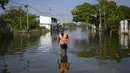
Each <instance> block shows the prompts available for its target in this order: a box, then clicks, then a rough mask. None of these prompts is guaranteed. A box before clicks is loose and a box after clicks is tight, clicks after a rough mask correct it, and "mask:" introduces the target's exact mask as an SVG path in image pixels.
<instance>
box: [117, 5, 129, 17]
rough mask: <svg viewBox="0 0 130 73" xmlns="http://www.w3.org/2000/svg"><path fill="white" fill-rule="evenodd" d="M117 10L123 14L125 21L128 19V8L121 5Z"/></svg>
mask: <svg viewBox="0 0 130 73" xmlns="http://www.w3.org/2000/svg"><path fill="white" fill-rule="evenodd" d="M119 9H120V10H121V11H123V12H124V16H125V19H129V18H130V7H128V6H124V5H121V6H119Z"/></svg>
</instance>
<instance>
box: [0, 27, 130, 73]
mask: <svg viewBox="0 0 130 73" xmlns="http://www.w3.org/2000/svg"><path fill="white" fill-rule="evenodd" d="M65 32H66V33H67V34H68V35H69V39H70V43H69V44H68V51H67V55H66V56H61V55H60V54H59V45H58V43H57V36H58V33H57V32H52V33H46V34H38V33H37V34H30V37H29V36H28V35H15V36H14V38H13V39H4V40H2V41H1V42H0V73H61V72H60V69H59V64H60V63H61V62H64V63H68V64H70V65H69V68H67V70H66V72H64V73H130V69H129V68H130V48H129V47H130V43H129V37H128V36H127V35H121V36H119V35H118V34H117V33H114V34H113V35H109V34H107V35H106V34H104V33H101V32H100V33H99V32H95V31H92V30H91V31H90V30H86V29H81V28H75V29H69V30H66V31H65Z"/></svg>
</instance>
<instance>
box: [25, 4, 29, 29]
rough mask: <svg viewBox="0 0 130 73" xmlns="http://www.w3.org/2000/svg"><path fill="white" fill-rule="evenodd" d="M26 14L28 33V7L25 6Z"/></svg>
mask: <svg viewBox="0 0 130 73" xmlns="http://www.w3.org/2000/svg"><path fill="white" fill-rule="evenodd" d="M25 8H26V12H27V31H29V24H28V5H25Z"/></svg>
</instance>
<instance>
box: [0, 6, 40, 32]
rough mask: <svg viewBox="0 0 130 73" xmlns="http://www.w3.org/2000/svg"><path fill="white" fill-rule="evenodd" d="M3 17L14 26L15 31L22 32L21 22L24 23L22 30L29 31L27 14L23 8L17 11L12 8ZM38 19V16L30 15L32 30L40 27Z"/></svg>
mask: <svg viewBox="0 0 130 73" xmlns="http://www.w3.org/2000/svg"><path fill="white" fill-rule="evenodd" d="M1 17H2V18H3V19H4V20H6V21H9V22H11V23H12V24H13V27H14V30H20V20H21V23H22V24H21V26H22V29H23V30H25V29H27V14H26V12H25V11H24V10H23V9H22V8H21V9H17V8H13V7H11V8H9V9H8V10H6V12H5V14H3V15H1ZM36 18H37V16H36V15H33V14H28V19H29V26H30V28H32V27H33V28H35V27H37V26H38V20H36Z"/></svg>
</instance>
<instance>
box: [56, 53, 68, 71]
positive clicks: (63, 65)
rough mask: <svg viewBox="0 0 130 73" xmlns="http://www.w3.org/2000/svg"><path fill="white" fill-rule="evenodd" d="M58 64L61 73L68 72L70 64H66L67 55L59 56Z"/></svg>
mask: <svg viewBox="0 0 130 73" xmlns="http://www.w3.org/2000/svg"><path fill="white" fill-rule="evenodd" d="M58 64H59V70H60V72H61V73H64V72H67V71H68V70H69V67H70V63H68V56H67V54H64V55H63V54H61V55H60V61H58Z"/></svg>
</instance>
